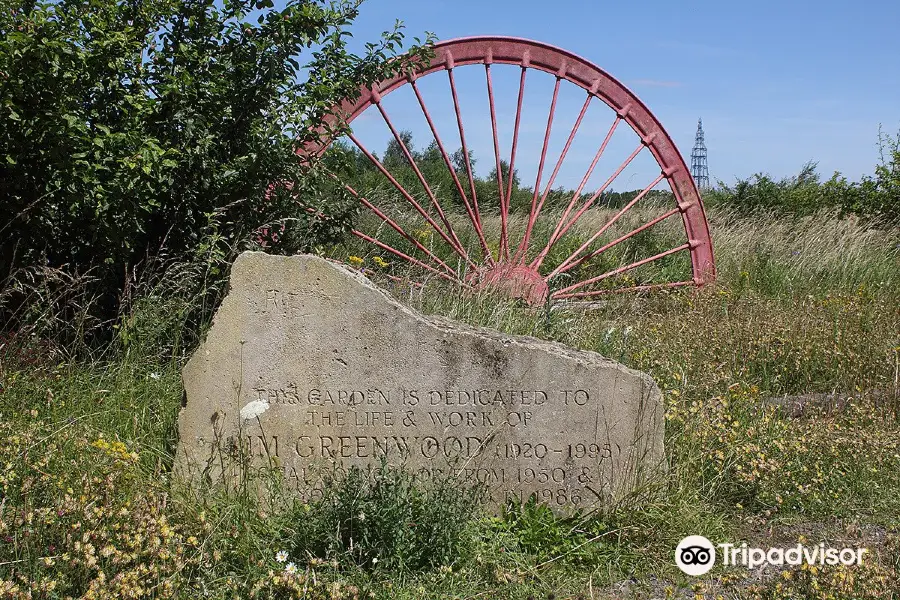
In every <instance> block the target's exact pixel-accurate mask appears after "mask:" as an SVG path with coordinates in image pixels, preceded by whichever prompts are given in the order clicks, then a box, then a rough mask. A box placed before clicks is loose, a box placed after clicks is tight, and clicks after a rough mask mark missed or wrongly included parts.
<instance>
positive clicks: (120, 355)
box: [0, 210, 900, 599]
mask: <svg viewBox="0 0 900 600" xmlns="http://www.w3.org/2000/svg"><path fill="white" fill-rule="evenodd" d="M604 216H605V215H603V214H600V213H599V211H598V214H596V215H593V216H592V218H596V219H602V218H604ZM709 217H710V223H711V229H712V236H713V241H714V244H715V250H716V256H717V261H718V272H719V273H718V280H717V282H716V284H715V285H711V286H708V287H706V288H704V289H701V290H679V291H669V292H656V293H651V294H623V295H613V296H609V297H604V299H603V301H602V302H600V303H597V304H596V305H595V306H594V307H593V308H592V309H591V310H575V309H571V308H566V307H564V306H563V307H557V308H554V309H552V310H549V309H548V308H547V307H544V308H537V309H535V308H528V307H526V306H524V305H522V304H521V303H519V302H516V301H512V300H508V299H503V298H500V297H496V296H492V295H490V294H486V293H481V294H475V295H473V294H471V293H467V292H462V291H460V290H458V289H456V288H453V287H452V286H449V285H443V286H442V285H440V284H437V283H434V282H430V283H429V284H428V285H426V286H425V287H423V288H419V287H408V286H403V285H402V284H397V283H396V281H391V280H388V279H386V278H384V277H383V276H382V274H383V272H384V271H386V270H388V268H387V267H381V266H379V263H378V262H377V261H376V260H375V257H376V254H375V253H374V252H371V251H370V252H368V253H365V252H364V251H363V250H362V249H360V248H359V247H356V246H353V245H350V246H347V247H340V248H337V249H336V250H335V251H336V252H337V253H342V254H343V256H349V255H352V256H357V257H358V259H360V265H359V266H361V267H362V268H366V269H367V272H368V273H370V274H371V275H372V277H373V278H374V279H376V280H379V281H381V282H382V283H384V285H385V286H387V287H388V288H391V289H392V291H393V293H395V294H396V295H397V296H398V297H400V298H401V299H402V300H403V301H404V302H406V303H408V304H409V305H410V306H412V307H414V308H417V309H419V310H421V311H423V312H426V313H432V314H440V315H445V316H447V317H450V318H453V319H457V320H460V321H464V322H467V323H471V324H474V325H480V326H485V327H490V328H494V329H497V330H500V331H503V332H508V333H514V334H525V335H532V336H537V337H540V338H545V339H551V340H556V341H560V342H563V343H565V344H569V345H572V346H575V347H579V348H584V349H589V350H594V351H597V352H600V353H601V354H603V355H605V356H608V357H610V358H613V359H616V360H618V361H621V362H623V363H625V364H626V365H628V366H631V367H634V368H637V369H641V370H644V371H646V372H648V373H650V374H651V375H652V376H653V377H654V379H655V380H656V381H657V383H658V384H659V386H660V388H661V389H662V390H663V393H664V400H665V405H666V459H667V466H668V471H667V474H666V476H665V477H664V478H660V479H659V480H658V481H655V482H654V484H653V485H652V486H649V487H648V488H646V489H642V490H640V492H639V493H637V494H635V495H634V496H633V497H631V498H629V499H628V500H627V501H625V502H623V503H622V504H621V505H619V506H613V507H610V508H609V509H608V510H606V511H602V512H598V513H594V514H589V515H577V516H575V517H569V518H560V517H557V516H554V515H553V514H552V513H550V512H549V511H548V510H546V509H544V508H542V507H541V506H535V505H525V506H510V507H508V510H507V511H506V512H505V513H504V514H502V515H497V516H492V515H489V514H486V513H484V512H483V511H482V510H480V509H479V506H478V505H477V503H476V502H475V501H474V500H473V493H474V492H473V491H469V490H462V489H459V487H458V486H456V485H454V482H453V481H449V480H448V481H433V482H422V481H415V480H413V479H412V478H410V477H409V476H407V475H406V474H404V473H402V472H401V471H398V470H396V469H393V468H391V467H390V466H385V467H384V468H383V469H382V470H381V471H380V472H379V474H378V476H377V477H376V478H375V480H374V481H368V480H366V479H364V478H354V477H350V478H348V479H344V480H341V481H335V482H334V484H333V485H332V486H331V487H330V489H329V492H328V493H327V494H326V496H325V498H324V499H323V500H322V501H321V502H317V503H314V504H312V505H306V504H301V503H299V502H298V501H294V500H292V499H291V498H290V497H289V496H287V495H286V494H284V493H283V492H282V491H281V490H280V489H279V488H278V486H277V480H274V481H275V482H276V483H275V484H273V488H272V492H271V493H272V496H271V497H270V498H268V499H267V501H266V502H260V500H259V499H258V498H256V497H255V496H254V495H253V494H251V493H248V492H247V490H246V489H241V488H237V489H231V488H230V489H223V488H220V487H216V486H215V485H213V486H212V487H209V488H205V489H199V490H198V489H197V488H191V487H189V486H186V485H185V484H184V483H183V482H182V481H179V480H178V479H177V478H175V477H173V476H172V474H171V472H170V469H171V466H172V461H173V454H174V451H175V446H176V442H177V440H176V420H177V415H178V410H179V408H180V407H181V402H182V394H183V391H182V385H181V380H180V368H181V366H182V364H183V362H184V360H185V358H186V356H187V355H188V354H189V352H190V350H191V346H192V343H193V340H185V339H175V338H173V335H172V334H171V332H172V331H174V330H175V329H177V325H180V321H179V319H182V318H183V315H185V314H188V313H189V312H190V311H189V310H188V307H187V306H186V304H188V303H191V302H195V301H196V299H195V298H186V297H184V296H182V295H179V294H178V293H177V290H178V289H179V288H180V285H181V284H180V281H181V282H183V281H187V280H190V281H192V282H196V281H197V280H198V279H202V277H203V276H204V274H208V270H209V269H213V268H220V266H221V265H220V264H219V262H218V259H216V256H214V254H207V255H204V256H203V257H201V260H200V261H199V263H198V264H199V265H200V266H194V267H188V266H186V267H185V268H183V269H181V270H180V271H179V270H177V269H175V270H172V271H170V275H169V277H168V278H167V279H166V280H163V281H151V282H148V283H147V284H146V286H145V287H144V288H142V293H141V294H140V297H136V298H134V300H133V301H132V302H131V303H130V304H129V306H130V309H129V311H128V312H127V313H126V314H123V315H122V316H121V318H120V320H119V322H118V323H117V329H116V331H117V337H116V339H115V340H113V342H112V344H111V345H109V346H108V347H106V348H104V349H103V350H102V351H101V350H95V351H94V354H93V355H92V357H91V358H89V359H85V358H84V357H83V356H82V357H80V358H77V359H75V358H72V357H71V356H70V354H71V352H69V349H67V348H65V347H60V346H55V345H52V344H47V343H42V342H41V341H40V340H39V339H38V338H25V339H22V338H21V337H18V338H17V337H15V336H9V337H7V339H5V340H4V341H3V346H2V354H0V356H2V363H0V598H10V599H13V598H14V599H19V598H69V597H71V598H80V597H84V598H150V597H169V598H197V597H204V598H386V599H387V598H410V599H411V598H508V599H526V598H535V599H539V598H557V599H560V598H591V599H593V598H597V599H599V598H610V599H611V598H649V597H653V598H698V599H699V598H710V599H711V598H765V599H782V598H784V599H786V598H798V599H799V598H822V599H826V598H848V599H849V598H854V599H860V598H873V599H874V598H898V597H900V390H898V372H900V234H898V231H897V230H896V229H890V228H888V229H875V228H869V227H867V226H865V225H862V224H860V223H859V222H858V221H856V220H855V219H854V218H838V217H837V216H835V215H830V214H816V215H813V216H807V217H774V216H769V217H765V216H755V217H747V216H739V215H736V214H733V213H730V212H728V211H725V210H711V211H710V215H709ZM676 229H677V228H676ZM489 230H491V231H493V230H494V227H489ZM673 231H674V230H673ZM659 235H662V236H665V235H666V232H665V230H663V232H662V233H661V234H659ZM213 246H214V245H211V246H210V248H213ZM211 252H212V251H211ZM211 257H212V258H211ZM379 260H380V261H381V263H387V262H389V261H387V260H386V257H381V256H379ZM179 278H182V279H179ZM35 294H36V296H35V297H36V298H37V299H40V290H36V291H35ZM39 304H40V303H39V302H38V303H35V304H34V310H41V306H40V305H39ZM45 308H47V309H48V312H47V314H46V315H44V317H43V318H45V319H47V320H52V318H53V315H52V314H51V313H52V311H50V310H49V308H50V306H46V307H45ZM54 326H56V327H59V326H77V323H75V321H74V320H73V319H72V318H71V317H69V318H68V320H67V322H66V323H55V324H54ZM260 476H266V474H265V473H262V474H260ZM689 534H702V535H704V536H706V537H708V538H710V539H713V540H729V541H734V542H737V543H740V542H742V541H746V542H747V543H749V544H751V545H754V546H760V547H769V546H789V545H796V543H797V542H798V541H803V542H804V543H809V544H817V543H819V542H826V543H828V544H831V545H836V546H838V547H845V546H859V547H866V548H868V549H869V554H868V555H867V560H866V561H865V563H864V565H863V566H862V567H803V568H793V567H791V568H786V569H784V570H773V569H769V570H765V571H763V572H762V573H760V572H753V573H748V572H747V571H746V570H742V569H740V568H717V569H714V570H713V571H712V572H711V573H709V574H708V575H705V576H702V577H700V578H696V579H693V578H689V577H687V576H685V575H682V574H681V572H680V571H679V570H678V569H677V568H676V566H675V564H674V560H673V552H674V548H675V545H676V544H677V542H678V541H679V540H680V539H681V538H682V537H684V536H686V535H689Z"/></svg>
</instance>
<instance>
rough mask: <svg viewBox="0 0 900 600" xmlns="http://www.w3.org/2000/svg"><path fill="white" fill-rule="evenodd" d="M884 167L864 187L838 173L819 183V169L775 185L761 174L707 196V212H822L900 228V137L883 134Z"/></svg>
mask: <svg viewBox="0 0 900 600" xmlns="http://www.w3.org/2000/svg"><path fill="white" fill-rule="evenodd" d="M878 146H879V149H880V160H879V164H878V165H876V167H875V174H874V175H864V176H863V177H862V179H861V180H860V181H859V182H852V181H848V180H847V178H846V177H843V176H842V175H841V174H840V173H835V174H834V175H833V176H832V177H831V179H829V180H828V181H826V182H822V181H820V178H819V175H818V174H817V173H816V165H815V163H807V164H806V165H804V166H803V168H802V169H801V171H800V173H799V174H797V175H796V176H794V177H786V178H784V179H781V180H778V181H776V180H774V179H772V178H771V177H770V176H769V175H767V174H763V173H757V174H756V175H753V176H752V177H751V178H749V179H739V180H738V181H737V183H736V184H735V185H734V186H733V187H731V186H728V185H726V184H724V183H722V182H719V187H718V189H715V190H711V191H709V192H707V193H706V194H705V195H704V200H705V202H706V203H707V205H708V206H714V205H722V206H726V207H728V208H729V209H731V210H734V211H737V212H739V213H741V214H745V215H747V214H772V213H774V214H783V215H795V216H808V215H812V214H815V213H816V212H818V211H822V210H832V211H836V212H839V213H841V214H842V215H856V216H858V217H860V218H862V219H865V220H867V221H870V222H873V223H876V224H881V225H884V226H888V227H890V226H896V225H897V224H900V133H898V134H897V137H896V138H894V137H891V136H889V135H886V134H884V133H883V132H881V131H879V133H878Z"/></svg>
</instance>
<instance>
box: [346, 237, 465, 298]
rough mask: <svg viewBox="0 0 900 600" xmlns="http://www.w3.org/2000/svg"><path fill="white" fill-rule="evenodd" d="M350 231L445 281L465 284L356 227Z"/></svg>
mask: <svg viewBox="0 0 900 600" xmlns="http://www.w3.org/2000/svg"><path fill="white" fill-rule="evenodd" d="M351 233H352V234H353V235H355V236H356V237H359V238H361V239H364V240H366V241H367V242H369V243H370V244H374V245H376V246H378V247H379V248H381V249H382V250H387V251H388V252H390V253H391V254H393V255H394V256H397V257H399V258H402V259H403V260H405V261H407V262H410V263H412V264H414V265H417V266H419V267H422V268H423V269H425V270H426V271H430V272H431V273H434V274H435V275H437V276H438V277H440V278H442V279H446V280H447V281H452V282H453V283H459V284H462V285H465V284H464V283H463V282H462V281H460V279H459V278H458V277H451V276H450V275H448V274H446V273H444V272H443V271H438V270H437V269H435V268H434V267H432V266H431V265H427V264H425V263H423V262H422V261H421V260H419V259H417V258H413V257H412V256H410V255H408V254H404V253H403V252H401V251H400V250H397V249H396V248H394V247H393V246H389V245H387V244H385V243H384V242H382V241H381V240H377V239H375V238H373V237H372V236H370V235H368V234H365V233H363V232H362V231H359V230H358V229H354V230H352V231H351Z"/></svg>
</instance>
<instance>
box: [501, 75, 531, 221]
mask: <svg viewBox="0 0 900 600" xmlns="http://www.w3.org/2000/svg"><path fill="white" fill-rule="evenodd" d="M527 72H528V69H526V68H525V67H522V74H521V75H520V76H519V99H518V101H517V103H516V124H515V127H514V128H513V138H512V150H511V151H510V153H509V177H507V181H506V202H507V207H508V206H509V204H510V203H511V202H512V192H513V181H514V179H515V178H514V177H513V175H514V174H515V172H516V170H515V169H516V148H517V147H518V144H519V124H520V123H521V121H522V99H523V98H524V97H525V74H526V73H527Z"/></svg>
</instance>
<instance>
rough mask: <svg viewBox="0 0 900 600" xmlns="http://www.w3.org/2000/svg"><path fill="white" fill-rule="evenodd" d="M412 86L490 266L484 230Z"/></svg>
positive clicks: (414, 85) (415, 89)
mask: <svg viewBox="0 0 900 600" xmlns="http://www.w3.org/2000/svg"><path fill="white" fill-rule="evenodd" d="M410 85H412V88H413V91H414V92H415V94H416V100H418V101H419V107H420V108H421V109H422V114H424V115H425V120H426V121H428V127H429V128H430V129H431V135H432V136H434V141H435V143H437V146H438V150H440V152H441V157H442V158H443V159H444V164H445V165H447V170H449V171H450V177H451V178H452V179H453V184H454V185H455V186H456V191H457V192H459V196H460V198H461V199H462V202H463V206H465V208H466V213H467V214H468V215H469V221H470V222H471V223H472V227H473V228H474V229H475V233H476V235H477V236H478V242H479V244H480V245H481V251H482V253H483V258H484V259H485V260H486V261H487V262H488V264H491V263H492V262H493V260H492V258H491V251H490V249H489V248H488V245H487V239H485V237H484V230H482V228H481V223H480V222H479V220H478V219H477V218H476V217H475V212H474V211H473V210H472V205H471V204H470V203H469V199H468V198H467V197H466V192H465V191H464V190H463V186H462V183H460V181H459V177H458V176H457V175H456V169H454V168H453V163H452V162H451V161H450V155H449V154H447V150H446V149H445V148H444V144H443V142H442V141H441V136H440V135H438V132H437V127H435V125H434V121H433V120H432V119H431V114H430V113H429V112H428V108H427V107H426V106H425V99H424V98H423V97H422V93H421V92H420V91H419V86H417V85H416V81H415V80H412V82H411V83H410Z"/></svg>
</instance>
